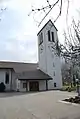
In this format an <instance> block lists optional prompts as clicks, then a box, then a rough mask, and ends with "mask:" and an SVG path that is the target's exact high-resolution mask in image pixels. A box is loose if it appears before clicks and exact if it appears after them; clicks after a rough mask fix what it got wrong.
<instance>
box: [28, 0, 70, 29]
mask: <svg viewBox="0 0 80 119" xmlns="http://www.w3.org/2000/svg"><path fill="white" fill-rule="evenodd" d="M46 1H47V3H48V5H47V6H44V7H41V8H37V9H32V10H31V12H30V14H31V13H33V12H36V11H37V12H41V11H43V12H45V15H44V17H43V18H42V19H41V21H40V22H39V24H38V27H39V26H40V25H41V23H42V22H43V21H44V19H45V18H46V17H47V16H48V15H49V13H50V12H51V11H52V10H53V8H54V7H55V6H59V5H60V7H59V11H58V15H57V17H56V18H55V20H54V22H56V21H57V19H58V18H59V17H60V16H61V13H62V6H63V2H64V0H56V2H55V3H54V2H53V3H52V4H51V3H50V0H46ZM66 1H67V10H66V12H67V13H66V20H67V19H68V11H69V2H70V0H66ZM30 14H28V16H30Z"/></svg>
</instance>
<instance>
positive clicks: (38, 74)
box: [17, 69, 52, 80]
mask: <svg viewBox="0 0 80 119" xmlns="http://www.w3.org/2000/svg"><path fill="white" fill-rule="evenodd" d="M17 78H18V79H19V80H51V79H52V78H51V77H50V76H49V75H48V74H45V73H44V72H42V71H41V70H40V69H36V70H32V71H27V72H22V73H20V74H17Z"/></svg>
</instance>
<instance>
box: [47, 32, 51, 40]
mask: <svg viewBox="0 0 80 119" xmlns="http://www.w3.org/2000/svg"><path fill="white" fill-rule="evenodd" d="M48 41H51V38H50V30H49V31H48Z"/></svg>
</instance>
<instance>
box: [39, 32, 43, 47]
mask: <svg viewBox="0 0 80 119" xmlns="http://www.w3.org/2000/svg"><path fill="white" fill-rule="evenodd" d="M42 43H43V33H41V34H40V35H39V45H41V44H42Z"/></svg>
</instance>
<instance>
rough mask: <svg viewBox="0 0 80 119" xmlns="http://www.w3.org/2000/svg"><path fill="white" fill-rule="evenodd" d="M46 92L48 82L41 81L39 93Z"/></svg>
mask: <svg viewBox="0 0 80 119" xmlns="http://www.w3.org/2000/svg"><path fill="white" fill-rule="evenodd" d="M44 90H46V81H44V80H43V81H39V91H44Z"/></svg>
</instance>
